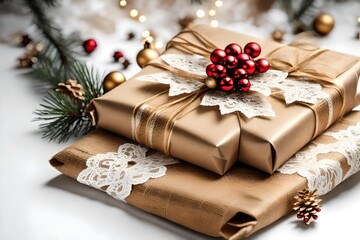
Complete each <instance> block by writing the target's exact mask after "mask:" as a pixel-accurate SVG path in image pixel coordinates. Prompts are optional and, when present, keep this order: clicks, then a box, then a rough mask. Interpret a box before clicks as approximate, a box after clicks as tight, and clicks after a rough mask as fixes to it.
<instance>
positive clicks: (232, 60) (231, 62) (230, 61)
mask: <svg viewBox="0 0 360 240" xmlns="http://www.w3.org/2000/svg"><path fill="white" fill-rule="evenodd" d="M223 61H224V65H225V67H226V68H228V69H233V68H235V67H236V66H237V64H238V60H237V59H236V57H234V56H232V55H227V56H226V57H225V58H224V59H223Z"/></svg>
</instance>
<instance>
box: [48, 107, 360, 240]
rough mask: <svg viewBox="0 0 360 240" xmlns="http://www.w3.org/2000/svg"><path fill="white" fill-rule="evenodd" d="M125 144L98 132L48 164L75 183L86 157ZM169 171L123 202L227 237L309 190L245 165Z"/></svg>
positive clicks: (280, 211) (282, 210)
mask: <svg viewBox="0 0 360 240" xmlns="http://www.w3.org/2000/svg"><path fill="white" fill-rule="evenodd" d="M359 121H360V112H352V113H350V114H348V115H347V116H346V117H345V118H344V119H342V120H341V121H340V122H338V123H337V124H335V125H334V126H333V127H331V128H330V130H329V131H332V132H337V131H339V130H341V129H346V128H348V126H350V125H356V124H357V123H358V122H359ZM129 141H130V140H127V139H125V138H122V137H119V136H117V135H115V134H113V133H110V132H107V131H103V130H98V131H96V132H94V133H92V134H89V135H88V136H85V137H84V138H83V139H81V140H79V141H78V142H76V143H75V144H73V145H71V146H70V147H68V148H66V149H65V150H63V151H62V152H60V153H58V154H57V155H55V156H54V157H53V158H52V159H51V160H50V163H51V164H52V166H54V167H55V168H56V169H58V170H59V171H60V172H62V173H64V174H66V175H68V176H70V177H72V178H74V179H76V178H77V176H78V174H79V173H80V172H81V171H82V170H83V169H84V168H85V167H86V160H87V159H88V158H90V157H92V156H94V155H96V154H99V153H106V152H114V151H116V150H117V149H118V147H119V145H120V144H123V143H126V142H129ZM333 141H334V140H333V139H332V140H330V139H329V137H328V136H325V135H320V136H319V137H318V138H316V139H315V140H314V142H316V143H323V144H325V143H330V142H333ZM303 150H305V151H306V147H305V149H303ZM323 157H325V158H327V159H332V160H337V161H339V163H340V165H341V168H342V169H343V172H344V175H345V174H346V172H347V171H348V170H349V166H348V164H347V161H346V159H345V157H344V156H343V155H341V154H338V153H329V154H324V155H323ZM204 160H206V159H204ZM167 169H168V170H167V172H166V174H165V176H163V177H160V178H157V179H151V180H148V181H147V182H145V183H144V184H141V185H136V186H133V190H132V192H131V194H130V195H129V197H127V198H126V201H127V202H128V203H129V204H131V205H133V206H135V207H137V208H140V209H142V210H144V211H146V212H149V213H152V214H155V215H157V216H160V217H163V218H165V219H168V220H170V221H172V222H175V223H177V224H180V225H182V226H185V227H187V228H190V229H193V230H195V231H198V232H201V233H204V234H207V235H210V236H221V237H223V238H226V239H239V238H242V237H246V236H249V235H251V234H252V233H254V232H256V231H257V230H259V229H261V228H264V227H265V226H268V225H269V224H271V223H273V222H275V221H276V220H278V219H279V218H281V217H282V216H284V215H286V214H288V213H289V212H290V211H291V208H292V204H293V202H294V199H293V197H294V195H295V194H297V191H299V190H302V189H303V188H304V187H306V186H307V181H306V179H305V178H303V177H300V176H299V175H297V174H293V175H284V174H281V173H279V172H276V173H274V174H273V175H269V174H267V173H265V172H263V171H259V170H257V169H254V168H251V167H248V166H245V165H243V164H236V165H235V166H234V167H232V168H231V169H230V170H229V171H228V172H227V173H226V174H224V175H223V176H219V175H217V174H214V173H211V172H209V171H206V170H204V169H201V168H199V167H196V166H194V165H191V164H188V163H185V162H180V163H177V164H173V165H169V166H167ZM294 218H295V213H294Z"/></svg>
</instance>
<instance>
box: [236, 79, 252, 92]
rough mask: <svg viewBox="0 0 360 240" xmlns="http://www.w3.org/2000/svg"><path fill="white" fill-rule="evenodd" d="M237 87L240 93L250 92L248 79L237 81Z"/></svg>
mask: <svg viewBox="0 0 360 240" xmlns="http://www.w3.org/2000/svg"><path fill="white" fill-rule="evenodd" d="M238 87H239V89H240V90H241V91H243V92H247V91H249V90H250V87H251V83H250V81H249V79H247V78H242V79H240V80H239V82H238Z"/></svg>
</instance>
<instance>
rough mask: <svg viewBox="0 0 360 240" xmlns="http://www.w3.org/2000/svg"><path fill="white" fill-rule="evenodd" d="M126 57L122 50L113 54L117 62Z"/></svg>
mask: <svg viewBox="0 0 360 240" xmlns="http://www.w3.org/2000/svg"><path fill="white" fill-rule="evenodd" d="M122 57H124V54H123V53H122V52H121V51H116V52H114V54H113V58H114V61H115V62H118V61H119V59H120V58H122Z"/></svg>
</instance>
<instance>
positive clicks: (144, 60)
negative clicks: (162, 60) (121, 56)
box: [136, 42, 159, 68]
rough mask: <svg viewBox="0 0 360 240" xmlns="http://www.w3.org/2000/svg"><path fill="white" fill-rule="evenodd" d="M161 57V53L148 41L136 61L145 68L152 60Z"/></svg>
mask: <svg viewBox="0 0 360 240" xmlns="http://www.w3.org/2000/svg"><path fill="white" fill-rule="evenodd" d="M158 57H159V53H158V52H157V51H156V50H154V49H152V48H151V47H150V43H148V42H146V43H145V45H144V49H143V50H141V51H140V52H139V53H138V55H137V56H136V61H137V64H138V65H139V67H141V68H143V67H145V65H146V64H148V63H149V62H150V61H152V60H154V59H156V58H158Z"/></svg>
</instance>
